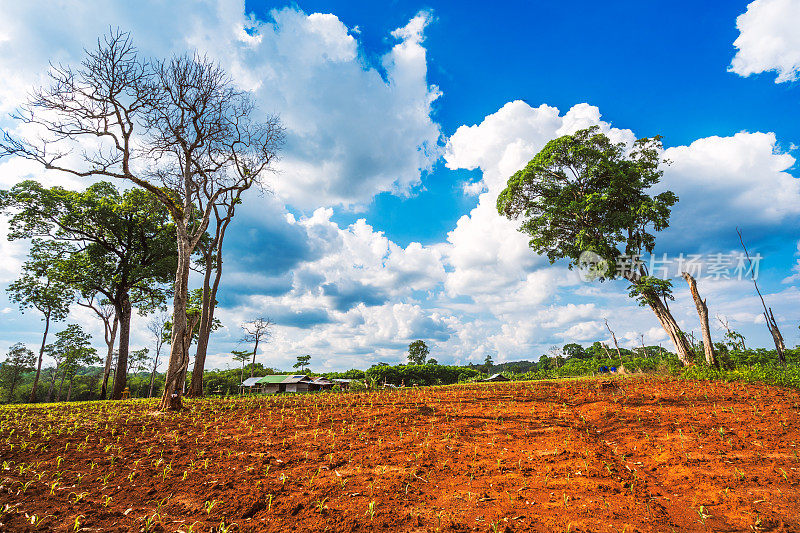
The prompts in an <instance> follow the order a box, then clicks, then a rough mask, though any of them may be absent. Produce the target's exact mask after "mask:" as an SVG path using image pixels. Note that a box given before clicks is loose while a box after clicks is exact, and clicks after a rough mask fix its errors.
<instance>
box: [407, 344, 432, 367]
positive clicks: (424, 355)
mask: <svg viewBox="0 0 800 533" xmlns="http://www.w3.org/2000/svg"><path fill="white" fill-rule="evenodd" d="M429 353H430V350H429V349H428V345H427V344H425V341H423V340H416V341H414V342H412V343H411V344H409V345H408V361H409V362H410V363H411V364H414V365H424V364H425V361H426V360H427V359H428V354H429Z"/></svg>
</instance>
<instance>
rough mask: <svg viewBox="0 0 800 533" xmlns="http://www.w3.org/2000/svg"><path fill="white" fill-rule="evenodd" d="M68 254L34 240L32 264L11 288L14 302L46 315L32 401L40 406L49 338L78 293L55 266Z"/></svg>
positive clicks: (29, 262) (59, 245)
mask: <svg viewBox="0 0 800 533" xmlns="http://www.w3.org/2000/svg"><path fill="white" fill-rule="evenodd" d="M64 254H65V251H64V246H63V243H56V242H51V241H42V240H39V239H34V241H33V243H32V245H31V251H30V254H29V258H28V260H27V261H26V262H25V263H24V264H23V265H22V276H21V277H20V278H19V279H18V280H16V281H14V282H13V283H11V285H9V286H8V289H6V290H7V291H8V294H9V297H10V298H11V301H13V302H15V303H17V304H18V305H19V306H20V309H22V312H23V313H24V312H25V309H31V308H33V309H36V310H38V311H39V312H40V313H42V320H44V333H43V334H42V344H41V346H40V347H39V358H38V361H37V363H36V374H35V375H34V378H33V387H31V395H30V398H29V399H28V401H29V402H30V403H35V402H36V389H37V387H38V386H39V376H40V374H41V373H42V359H43V358H44V351H45V346H46V345H47V334H48V332H49V331H50V323H51V322H58V321H60V320H64V319H65V318H66V317H67V314H69V306H70V304H71V303H72V301H73V299H74V292H75V291H74V290H73V289H72V288H71V287H70V286H69V285H68V284H67V283H65V282H64V281H63V280H62V276H61V272H60V271H59V270H58V269H57V268H56V267H55V266H54V265H53V262H52V261H53V257H62V256H63V255H64Z"/></svg>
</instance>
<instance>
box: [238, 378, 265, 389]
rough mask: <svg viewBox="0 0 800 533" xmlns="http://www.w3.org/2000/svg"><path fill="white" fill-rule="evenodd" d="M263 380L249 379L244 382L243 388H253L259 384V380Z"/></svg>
mask: <svg viewBox="0 0 800 533" xmlns="http://www.w3.org/2000/svg"><path fill="white" fill-rule="evenodd" d="M259 379H261V378H247V379H246V380H244V381H243V382H242V387H253V386H255V385H257V384H258V380H259Z"/></svg>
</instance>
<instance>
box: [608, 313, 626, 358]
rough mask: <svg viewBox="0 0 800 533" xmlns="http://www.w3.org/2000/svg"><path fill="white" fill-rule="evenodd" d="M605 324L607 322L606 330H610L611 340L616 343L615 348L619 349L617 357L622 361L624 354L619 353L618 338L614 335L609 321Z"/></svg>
mask: <svg viewBox="0 0 800 533" xmlns="http://www.w3.org/2000/svg"><path fill="white" fill-rule="evenodd" d="M605 322H606V329H607V330H608V332H609V333H611V339H612V340H613V341H614V347H615V348H616V349H617V356H618V357H619V358H620V359H622V352H620V351H619V343H618V342H617V336H616V335H614V332H613V331H611V326H609V325H608V320H605Z"/></svg>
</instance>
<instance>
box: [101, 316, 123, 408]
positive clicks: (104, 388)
mask: <svg viewBox="0 0 800 533" xmlns="http://www.w3.org/2000/svg"><path fill="white" fill-rule="evenodd" d="M118 325H119V315H118V314H117V313H116V312H115V313H114V322H113V325H112V326H111V330H110V331H108V333H107V336H106V346H108V353H107V354H106V364H105V366H104V367H103V384H102V385H101V386H100V399H101V400H105V399H106V393H107V392H108V377H109V376H110V375H111V362H112V361H113V359H114V341H115V340H116V339H117V326H118Z"/></svg>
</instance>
